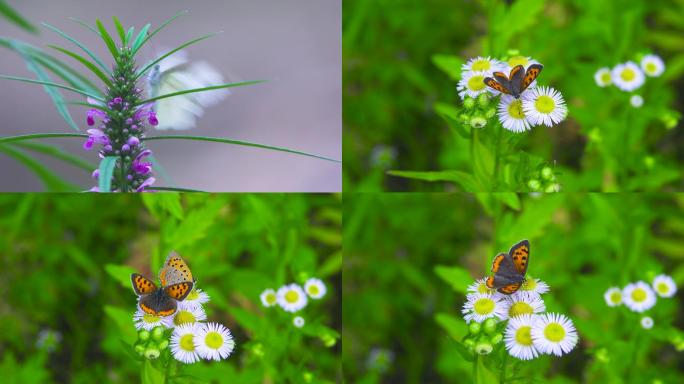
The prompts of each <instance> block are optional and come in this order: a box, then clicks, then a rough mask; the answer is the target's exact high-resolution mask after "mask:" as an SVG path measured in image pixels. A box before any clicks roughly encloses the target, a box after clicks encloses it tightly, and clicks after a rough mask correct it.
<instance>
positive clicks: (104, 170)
mask: <svg viewBox="0 0 684 384" xmlns="http://www.w3.org/2000/svg"><path fill="white" fill-rule="evenodd" d="M117 160H119V158H118V157H117V156H107V157H105V158H104V159H102V161H100V167H99V168H98V169H99V170H100V174H99V176H98V177H97V184H98V187H99V189H100V192H111V190H112V176H113V174H114V167H115V166H116V162H117Z"/></svg>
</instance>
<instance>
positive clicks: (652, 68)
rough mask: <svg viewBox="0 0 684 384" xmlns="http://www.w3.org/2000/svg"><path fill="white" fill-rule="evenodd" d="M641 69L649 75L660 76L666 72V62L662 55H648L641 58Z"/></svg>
mask: <svg viewBox="0 0 684 384" xmlns="http://www.w3.org/2000/svg"><path fill="white" fill-rule="evenodd" d="M640 64H641V69H643V70H644V73H646V75H647V76H650V77H658V76H660V75H662V74H663V72H665V63H664V62H663V59H661V58H660V56H657V55H646V56H644V57H643V58H642V59H641V63H640Z"/></svg>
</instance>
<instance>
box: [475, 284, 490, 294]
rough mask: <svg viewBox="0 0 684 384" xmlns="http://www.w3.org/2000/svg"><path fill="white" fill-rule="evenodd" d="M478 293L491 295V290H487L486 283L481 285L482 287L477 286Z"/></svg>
mask: <svg viewBox="0 0 684 384" xmlns="http://www.w3.org/2000/svg"><path fill="white" fill-rule="evenodd" d="M477 291H478V292H479V293H489V292H490V291H491V289H489V288H487V285H486V284H485V283H480V285H478V286H477Z"/></svg>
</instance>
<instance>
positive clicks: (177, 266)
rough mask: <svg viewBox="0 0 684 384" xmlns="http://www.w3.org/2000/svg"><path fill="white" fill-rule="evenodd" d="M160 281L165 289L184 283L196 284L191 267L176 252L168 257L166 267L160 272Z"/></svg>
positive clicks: (172, 252)
mask: <svg viewBox="0 0 684 384" xmlns="http://www.w3.org/2000/svg"><path fill="white" fill-rule="evenodd" d="M159 280H160V281H161V283H162V286H163V287H166V286H167V285H173V284H178V283H184V282H194V281H195V280H194V279H193V277H192V272H191V271H190V267H188V264H187V263H186V262H185V260H183V258H182V257H180V255H179V254H178V253H176V252H175V251H171V253H169V255H168V256H167V257H166V261H165V262H164V266H163V267H162V269H161V271H160V272H159Z"/></svg>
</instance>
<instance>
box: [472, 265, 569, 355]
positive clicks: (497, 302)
mask: <svg viewBox="0 0 684 384" xmlns="http://www.w3.org/2000/svg"><path fill="white" fill-rule="evenodd" d="M485 282H486V278H482V279H480V280H477V281H475V282H474V283H473V284H471V285H470V286H469V287H468V292H469V293H468V295H467V301H466V303H465V304H464V306H463V311H462V312H463V315H464V318H465V320H466V322H467V323H469V324H470V329H471V331H472V330H473V329H475V330H478V329H479V326H475V327H473V322H475V323H482V322H484V321H492V320H487V319H493V320H495V321H507V323H506V325H505V330H504V337H503V340H504V341H505V344H506V350H508V353H509V354H510V355H511V356H513V357H516V358H518V359H521V360H531V359H534V358H536V357H537V356H539V355H540V354H554V355H556V356H562V355H563V354H566V353H569V352H570V351H572V350H573V349H574V348H575V346H576V345H577V342H578V341H579V337H578V335H577V330H576V329H575V326H574V325H573V323H572V321H571V320H570V319H569V318H568V317H567V316H565V315H562V314H558V313H545V312H546V305H545V304H544V300H543V299H542V297H541V295H542V294H544V293H546V292H548V291H549V286H548V284H546V283H545V282H543V281H541V280H539V279H536V278H532V277H528V278H527V280H526V281H525V282H524V283H523V284H522V286H521V287H520V289H519V290H518V291H517V292H515V293H513V294H512V295H504V294H502V293H499V292H498V291H496V290H493V289H489V288H488V287H487V285H486V284H485ZM471 333H472V332H471ZM492 339H496V340H498V339H497V338H496V337H493V338H492ZM489 350H490V351H491V349H489Z"/></svg>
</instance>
